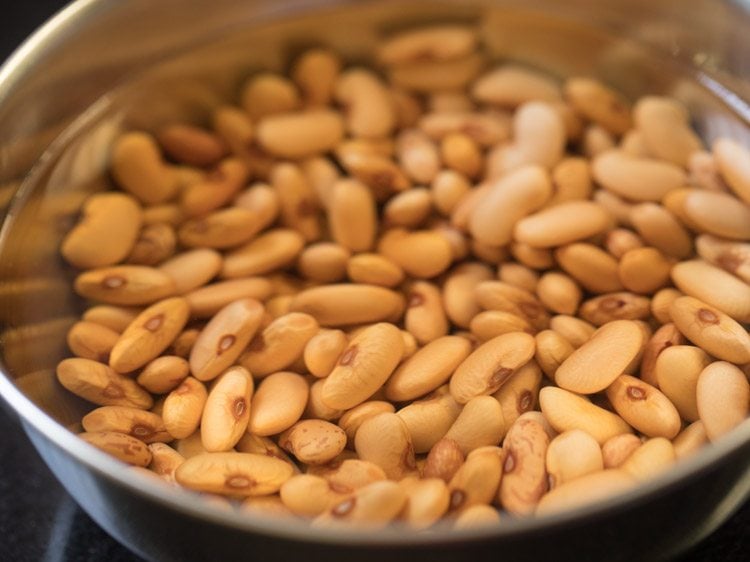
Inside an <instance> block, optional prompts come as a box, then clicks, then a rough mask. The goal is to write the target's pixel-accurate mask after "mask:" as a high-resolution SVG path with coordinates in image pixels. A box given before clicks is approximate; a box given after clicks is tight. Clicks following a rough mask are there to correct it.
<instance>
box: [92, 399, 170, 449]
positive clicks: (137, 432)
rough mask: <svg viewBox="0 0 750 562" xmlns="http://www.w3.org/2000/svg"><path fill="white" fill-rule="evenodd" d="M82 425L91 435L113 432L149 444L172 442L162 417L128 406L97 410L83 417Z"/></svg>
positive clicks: (106, 407) (105, 407)
mask: <svg viewBox="0 0 750 562" xmlns="http://www.w3.org/2000/svg"><path fill="white" fill-rule="evenodd" d="M81 424H82V425H83V428H84V429H85V430H86V431H88V432H90V433H98V432H109V431H113V432H116V433H122V434H125V435H130V436H131V437H134V438H136V439H138V440H139V441H143V442H144V443H147V444H148V443H156V442H167V441H171V440H172V436H171V435H170V434H169V433H168V432H167V430H166V428H165V427H164V422H163V421H162V418H161V416H159V415H157V414H154V413H152V412H147V411H145V410H141V409H138V408H132V407H128V406H102V407H100V408H96V409H95V410H92V411H91V412H89V413H88V414H86V415H85V416H84V417H83V419H82V420H81Z"/></svg>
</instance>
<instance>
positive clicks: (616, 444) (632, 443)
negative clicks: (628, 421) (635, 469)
mask: <svg viewBox="0 0 750 562" xmlns="http://www.w3.org/2000/svg"><path fill="white" fill-rule="evenodd" d="M642 444H643V441H641V438H640V437H638V436H637V435H633V434H632V433H622V434H620V435H615V436H614V437H610V438H609V439H607V441H605V443H604V444H603V445H602V458H603V459H604V468H619V467H620V466H621V465H622V463H624V462H625V461H626V460H627V458H628V457H629V456H630V455H631V454H632V453H633V451H635V450H636V449H637V448H638V447H640V446H641V445H642Z"/></svg>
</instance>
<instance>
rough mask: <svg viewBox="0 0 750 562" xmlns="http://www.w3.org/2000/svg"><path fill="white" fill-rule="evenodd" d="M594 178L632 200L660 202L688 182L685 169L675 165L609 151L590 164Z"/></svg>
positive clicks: (600, 183)
mask: <svg viewBox="0 0 750 562" xmlns="http://www.w3.org/2000/svg"><path fill="white" fill-rule="evenodd" d="M591 171H592V173H593V175H594V179H595V180H596V181H597V183H599V185H602V186H603V187H605V188H606V189H608V190H609V191H612V192H614V193H615V194H616V195H620V196H622V197H625V198H627V199H630V200H633V201H659V200H661V198H662V197H663V196H664V195H665V194H666V193H667V192H668V191H670V190H672V189H676V188H678V187H681V186H682V185H684V184H685V181H686V179H687V178H686V175H685V172H684V171H682V170H681V169H680V168H678V167H677V166H675V165H674V164H670V163H667V162H660V161H657V160H650V159H646V158H638V157H634V156H631V155H629V154H626V153H624V152H621V151H619V150H610V151H607V152H605V153H603V154H600V155H599V156H597V157H596V158H594V161H593V163H592V166H591Z"/></svg>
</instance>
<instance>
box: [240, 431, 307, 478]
mask: <svg viewBox="0 0 750 562" xmlns="http://www.w3.org/2000/svg"><path fill="white" fill-rule="evenodd" d="M235 449H236V450H237V452H239V453H253V454H257V455H263V456H266V457H274V458H277V459H280V460H282V461H284V462H286V463H288V464H289V465H291V466H292V469H293V470H294V471H295V472H296V473H299V469H298V468H297V467H296V465H295V464H294V462H293V461H292V459H291V458H290V457H289V455H287V454H286V453H285V452H284V451H283V450H282V449H281V447H279V446H278V445H277V444H276V443H274V442H273V441H272V440H271V439H269V438H268V437H260V436H258V435H252V434H250V433H245V434H244V435H242V437H240V440H239V441H237V445H235Z"/></svg>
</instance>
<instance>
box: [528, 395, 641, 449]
mask: <svg viewBox="0 0 750 562" xmlns="http://www.w3.org/2000/svg"><path fill="white" fill-rule="evenodd" d="M539 405H540V406H541V408H542V413H543V414H544V417H545V418H547V420H548V421H549V423H550V425H552V427H553V428H554V429H555V430H556V431H558V432H560V433H562V432H564V431H568V430H571V429H580V430H582V431H585V432H586V433H588V434H589V435H591V436H592V437H593V438H594V439H596V441H597V443H599V444H600V445H601V444H604V443H605V442H606V441H607V440H608V439H610V438H611V437H614V436H615V435H620V434H622V433H631V431H632V430H631V429H630V426H629V425H628V424H627V423H626V422H625V421H624V420H623V419H622V418H621V417H620V416H618V415H616V414H613V413H612V412H609V411H607V410H605V409H604V408H600V407H599V406H596V405H594V404H592V403H591V402H590V401H589V400H588V399H587V398H585V397H583V396H579V395H577V394H573V393H572V392H568V391H567V390H563V389H562V388H555V387H553V386H547V387H545V388H543V389H542V390H540V391H539Z"/></svg>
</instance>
